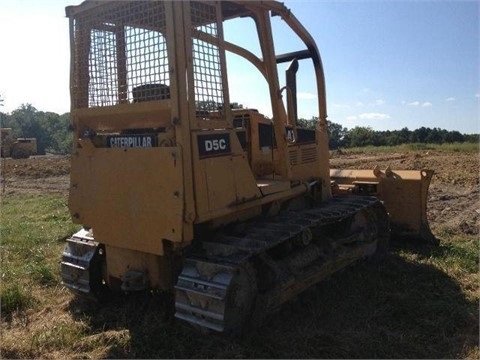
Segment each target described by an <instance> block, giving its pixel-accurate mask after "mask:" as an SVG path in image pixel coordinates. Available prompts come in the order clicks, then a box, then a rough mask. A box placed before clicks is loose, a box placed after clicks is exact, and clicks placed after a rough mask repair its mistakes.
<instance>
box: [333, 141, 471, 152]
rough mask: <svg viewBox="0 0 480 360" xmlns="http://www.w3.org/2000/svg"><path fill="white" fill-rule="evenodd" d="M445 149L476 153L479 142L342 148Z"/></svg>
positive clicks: (358, 149)
mask: <svg viewBox="0 0 480 360" xmlns="http://www.w3.org/2000/svg"><path fill="white" fill-rule="evenodd" d="M429 150H435V151H445V152H460V153H478V152H480V144H478V143H467V142H466V143H451V144H424V143H414V144H402V145H397V146H364V147H354V148H346V149H342V152H345V153H352V154H358V153H395V152H408V151H429Z"/></svg>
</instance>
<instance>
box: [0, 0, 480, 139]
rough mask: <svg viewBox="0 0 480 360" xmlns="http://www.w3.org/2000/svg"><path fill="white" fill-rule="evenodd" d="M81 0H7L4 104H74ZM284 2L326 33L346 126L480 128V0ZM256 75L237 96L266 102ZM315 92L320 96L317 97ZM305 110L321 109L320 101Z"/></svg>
mask: <svg viewBox="0 0 480 360" xmlns="http://www.w3.org/2000/svg"><path fill="white" fill-rule="evenodd" d="M79 3H80V1H74V0H72V1H64V0H42V1H38V0H15V1H13V0H0V94H1V95H2V97H3V98H4V106H3V107H2V108H0V110H1V111H4V112H10V111H12V110H14V109H16V108H18V107H19V106H20V105H21V104H22V103H31V104H33V106H35V107H36V108H37V109H38V110H42V111H53V112H57V113H63V112H67V111H69V107H70V104H69V90H68V77H69V49H68V21H67V19H66V18H65V12H64V8H65V6H66V5H76V4H79ZM284 3H285V5H286V6H287V7H289V8H290V9H291V10H292V12H293V13H294V14H295V15H296V17H297V18H299V19H300V20H301V21H302V22H303V24H304V26H305V27H306V28H307V29H308V30H309V31H310V33H311V34H312V36H313V37H314V38H315V40H316V42H317V45H318V48H319V50H320V53H321V56H322V60H323V65H324V70H325V77H326V85H327V106H328V115H329V117H328V118H329V120H331V121H333V122H336V123H339V124H341V125H343V126H345V127H347V128H352V127H354V126H370V127H372V128H374V129H376V130H387V129H389V130H395V129H401V128H403V127H408V128H409V129H411V130H413V129H416V128H419V127H421V126H425V127H431V128H433V127H439V128H443V129H447V130H458V131H460V132H462V133H478V132H480V120H479V116H480V115H479V102H480V84H479V81H480V80H479V79H480V75H479V67H480V62H479V43H480V39H479V33H480V28H479V12H480V10H479V2H478V1H442V0H437V1H318V0H317V1H306V0H290V1H288V0H287V1H284ZM245 38H247V39H249V37H245ZM283 41H284V42H285V44H284V46H285V48H286V49H288V48H289V47H294V46H293V44H290V41H291V39H290V37H284V38H283ZM250 74H251V72H250V71H248V69H245V72H244V73H242V72H241V71H240V72H238V71H237V72H236V73H235V74H232V80H230V85H232V84H234V83H235V79H237V80H238V81H242V83H243V85H242V84H239V85H238V86H236V91H237V92H236V93H233V94H232V96H231V98H232V99H231V100H232V101H237V102H240V103H243V104H245V105H246V106H249V107H256V108H258V109H259V110H263V106H264V104H265V103H268V99H266V98H265V97H264V96H261V95H257V94H255V92H253V91H252V90H251V89H252V88H253V87H254V86H252V84H253V83H254V82H255V79H254V78H253V77H252V78H249V76H250ZM246 79H247V80H248V81H246ZM299 79H300V80H301V77H300V78H299ZM249 89H250V90H249ZM259 89H260V90H261V89H262V87H259ZM260 90H259V91H260ZM232 92H234V91H233V90H232ZM253 95H255V96H253ZM307 101H310V102H311V103H312V104H313V103H314V101H312V99H309V98H308V96H307V97H305V102H307ZM255 102H258V103H255ZM306 109H309V108H308V107H307V108H306ZM265 111H266V112H268V110H265ZM300 115H301V116H303V117H307V118H309V117H311V116H314V115H316V114H315V111H314V107H312V111H311V112H308V110H307V112H305V113H303V114H300Z"/></svg>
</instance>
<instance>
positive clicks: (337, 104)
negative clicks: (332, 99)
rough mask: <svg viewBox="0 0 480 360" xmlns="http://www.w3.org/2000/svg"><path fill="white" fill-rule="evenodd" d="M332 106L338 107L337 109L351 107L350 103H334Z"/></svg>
mask: <svg viewBox="0 0 480 360" xmlns="http://www.w3.org/2000/svg"><path fill="white" fill-rule="evenodd" d="M332 107H334V108H337V109H350V107H351V106H350V105H348V104H339V103H333V104H332Z"/></svg>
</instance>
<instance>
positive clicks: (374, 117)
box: [358, 113, 390, 120]
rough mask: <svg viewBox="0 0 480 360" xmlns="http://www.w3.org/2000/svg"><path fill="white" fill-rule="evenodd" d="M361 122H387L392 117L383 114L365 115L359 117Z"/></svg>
mask: <svg viewBox="0 0 480 360" xmlns="http://www.w3.org/2000/svg"><path fill="white" fill-rule="evenodd" d="M358 118H359V119H361V120H385V119H390V115H388V114H383V113H363V114H360V115H358Z"/></svg>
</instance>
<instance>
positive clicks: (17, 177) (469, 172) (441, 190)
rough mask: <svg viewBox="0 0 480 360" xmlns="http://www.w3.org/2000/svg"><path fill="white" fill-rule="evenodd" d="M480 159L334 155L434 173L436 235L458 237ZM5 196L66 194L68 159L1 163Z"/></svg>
mask: <svg viewBox="0 0 480 360" xmlns="http://www.w3.org/2000/svg"><path fill="white" fill-rule="evenodd" d="M479 159H480V157H479V154H476V153H456V152H444V151H417V152H407V153H379V154H378V155H372V153H365V154H362V153H348V151H346V152H342V151H334V152H332V154H331V159H330V162H331V166H332V168H344V169H347V168H350V169H373V168H374V167H375V165H378V166H380V168H381V169H385V168H386V167H387V166H390V167H391V168H392V169H398V170H404V169H411V170H421V169H431V170H434V172H435V174H434V176H433V179H432V182H431V184H430V190H429V196H428V203H427V216H428V219H429V223H430V227H431V228H432V231H433V232H434V233H435V229H437V228H438V227H439V226H447V227H450V228H453V229H455V230H457V231H458V232H459V233H461V232H463V233H466V234H478V230H479V226H480V203H479V169H480V167H479ZM1 165H2V167H1V170H2V172H1V174H2V176H1V191H2V193H7V194H9V193H18V192H29V193H46V192H60V193H64V194H67V193H68V187H69V171H70V158H69V156H35V157H32V158H30V159H19V160H12V159H2V164H1Z"/></svg>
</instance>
